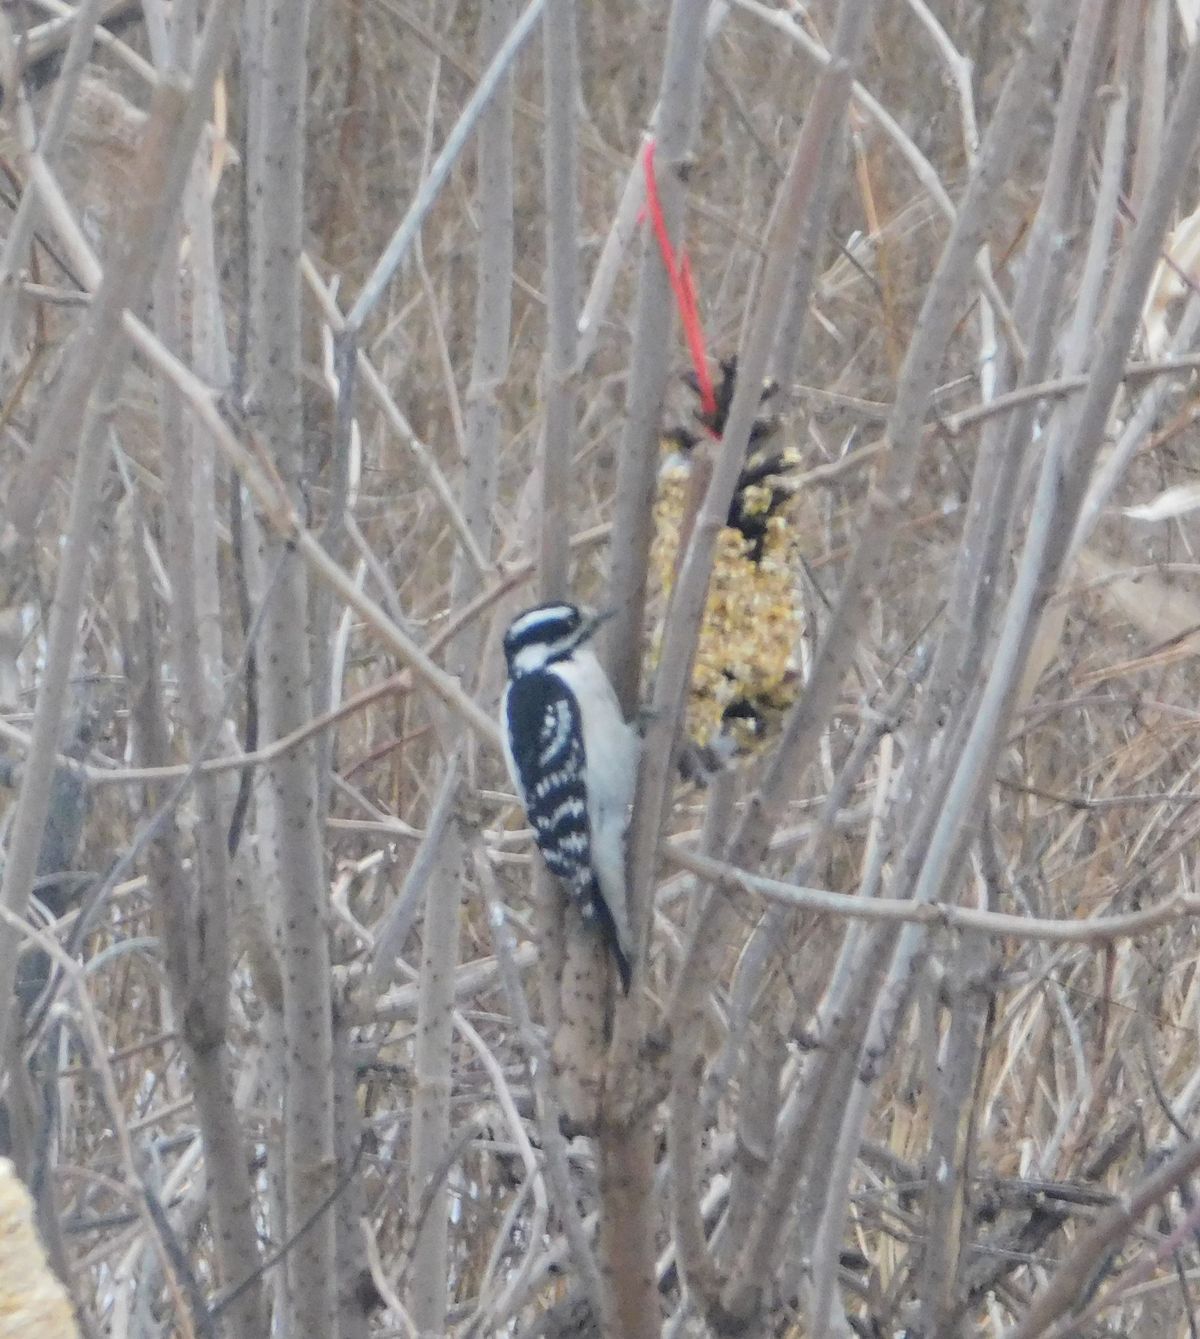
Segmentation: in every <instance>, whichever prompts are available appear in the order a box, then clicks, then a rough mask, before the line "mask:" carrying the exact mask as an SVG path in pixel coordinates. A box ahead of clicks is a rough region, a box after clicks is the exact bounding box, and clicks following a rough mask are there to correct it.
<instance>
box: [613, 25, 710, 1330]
mask: <svg viewBox="0 0 1200 1339" xmlns="http://www.w3.org/2000/svg"><path fill="white" fill-rule="evenodd" d="M707 12H708V0H674V3H673V4H672V6H671V15H670V20H669V24H668V28H667V47H666V53H665V56H664V60H663V73H662V82H661V85H660V89H659V103H658V116H657V122H656V131H657V151H656V154H655V163H656V166H657V171H658V179H659V180H658V185H659V196H660V198H661V201H662V212H663V218H664V221H665V223H666V227H667V230H668V231H669V233H670V234H671V236H672V237H679V236H680V233H681V229H682V225H683V217H684V182H683V175H682V173H683V168H684V164H685V163H686V161H687V157H688V154H689V152H690V150H691V145H692V140H693V138H694V136H695V132H696V127H697V124H698V120H699V113H700V87H701V86H700V76H701V70H702V68H703V61H702V53H703V45H704V21H705V17H706V15H707ZM672 322H673V316H672V304H671V287H670V282H669V279H668V276H667V273H666V270H665V267H664V265H663V261H662V258H661V256H660V255H659V254H658V251H657V248H656V246H655V244H654V242H653V240H652V239H651V238H650V237H649V236H648V235H647V238H646V241H645V242H644V249H643V253H642V262H641V267H640V270H639V274H638V287H637V308H636V312H635V315H634V336H633V348H632V350H631V354H630V372H629V386H628V390H627V392H626V417H625V429H624V432H623V433H622V437H621V447H620V454H619V456H618V461H617V495H616V505H615V510H614V517H613V542H612V570H611V591H610V598H611V602H612V604H613V605H614V607H615V609H616V617H615V618H614V619H613V624H612V631H611V633H610V636H609V641H608V646H607V668H608V671H609V675H610V677H611V679H612V682H613V685H614V686H615V688H616V690H617V696H618V697H619V699H620V701H621V705H622V707H623V708H624V710H625V713H626V715H629V714H631V713H632V712H633V711H634V709H635V708H636V706H637V703H638V695H639V691H640V685H641V645H642V624H643V616H644V611H645V603H646V582H647V573H648V570H649V552H650V540H651V531H652V524H653V499H654V491H655V482H656V479H657V473H658V433H659V425H660V421H661V418H662V405H663V398H664V396H665V394H666V385H667V376H668V373H669V367H670V353H669V347H670V346H669V339H670V334H671V329H672ZM637 807H638V806H636V805H635V810H636V809H637ZM635 823H636V817H635ZM632 888H633V886H632V884H631V891H632ZM631 911H632V915H631V923H632V924H634V925H635V926H640V925H641V923H642V921H643V920H644V919H645V918H643V917H642V916H641V915H640V914H639V911H638V908H637V905H636V902H635V903H633V905H632V908H631ZM638 942H640V936H639V935H638V934H637V932H636V931H635V953H636V952H638V948H637V943H638ZM634 972H635V976H636V973H637V967H636V965H635V967H634ZM634 1007H635V1008H636V1007H637V1002H636V1000H635V1001H634ZM631 1058H632V1057H627V1059H626V1060H625V1061H622V1062H620V1063H619V1064H618V1063H612V1062H610V1072H609V1076H608V1080H607V1083H608V1086H609V1088H610V1090H612V1092H613V1096H614V1097H618V1096H619V1097H621V1098H623V1099H628V1098H629V1097H631V1096H635V1094H632V1093H630V1092H629V1091H624V1092H622V1091H620V1090H621V1089H622V1088H624V1085H625V1084H627V1083H629V1082H632V1080H633V1077H634V1072H633V1069H632V1065H631V1064H630V1063H629V1060H631ZM624 1108H625V1109H624V1111H623V1112H619V1111H618V1110H617V1109H616V1108H615V1106H614V1109H612V1110H610V1111H608V1112H606V1113H605V1114H604V1117H603V1119H602V1123H601V1128H600V1195H601V1201H602V1206H603V1207H602V1212H601V1222H600V1271H601V1278H602V1281H603V1285H604V1287H603V1295H604V1307H603V1316H602V1325H603V1332H604V1335H605V1339H653V1337H654V1336H656V1335H657V1334H658V1333H659V1330H660V1324H659V1301H658V1292H657V1289H656V1288H655V1286H654V1268H653V1266H654V1258H655V1231H656V1222H655V1219H656V1213H655V1205H654V1195H653V1179H654V1131H653V1126H652V1124H651V1121H650V1119H649V1113H648V1111H647V1110H646V1109H644V1108H643V1109H642V1110H641V1111H640V1112H639V1111H638V1110H637V1107H636V1103H634V1104H632V1105H631V1104H630V1103H629V1102H628V1101H626V1102H625V1103H624Z"/></svg>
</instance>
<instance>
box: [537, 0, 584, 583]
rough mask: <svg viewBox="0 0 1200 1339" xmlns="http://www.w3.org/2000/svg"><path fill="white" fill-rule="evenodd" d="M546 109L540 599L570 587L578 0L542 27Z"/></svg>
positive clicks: (561, 3) (559, 8)
mask: <svg viewBox="0 0 1200 1339" xmlns="http://www.w3.org/2000/svg"><path fill="white" fill-rule="evenodd" d="M542 32H543V37H542V53H543V71H544V73H543V82H544V85H545V105H546V313H547V324H548V331H547V334H548V346H547V350H546V392H545V393H546V429H545V436H544V438H543V444H542V506H541V526H542V531H541V563H540V568H539V581H540V587H541V593H542V598H543V599H546V600H557V599H561V598H563V597H564V596H565V595H566V594H567V593H568V589H569V575H568V570H567V559H568V551H567V542H568V540H569V538H570V532H571V526H570V512H569V510H568V508H567V506H566V501H567V498H568V497H569V495H570V468H571V457H572V454H573V451H574V434H575V377H576V372H577V368H576V358H577V348H578V343H579V340H578V335H577V332H576V306H577V304H578V300H579V299H578V292H579V255H578V252H579V200H578V157H579V155H578V148H577V145H576V133H575V123H576V117H575V111H576V107H577V106H578V103H579V55H578V51H577V48H576V23H575V0H548V4H547V7H546V15H545V18H544V19H543V23H542Z"/></svg>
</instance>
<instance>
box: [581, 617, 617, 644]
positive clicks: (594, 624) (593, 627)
mask: <svg viewBox="0 0 1200 1339" xmlns="http://www.w3.org/2000/svg"><path fill="white" fill-rule="evenodd" d="M616 612H617V611H616V610H615V609H601V610H599V611H598V612H597V613H594V614H592V615H591V617H590V618H589V619H588V623H587V637H586V638H585V640H589V641H590V640H591V638H593V637H594V636H595V635H596V633H597V632H599V631H600V629H601V628H602V627H603V626H604V624H605V623H607V622H608V620H609V619H610V618H612V616H613V615H614V614H615V613H616Z"/></svg>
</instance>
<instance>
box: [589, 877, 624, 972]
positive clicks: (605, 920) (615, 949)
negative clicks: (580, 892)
mask: <svg viewBox="0 0 1200 1339" xmlns="http://www.w3.org/2000/svg"><path fill="white" fill-rule="evenodd" d="M591 911H592V915H593V917H594V918H595V921H596V926H597V928H598V929H599V931H600V933H601V934H602V935H603V936H604V942H605V943H606V944H607V945H608V950H609V952H610V953H611V954H612V956H613V961H614V962H615V963H616V965H617V975H618V976H619V977H620V978H621V990H622V991H623V992H624V993H625V994H626V995H628V994H629V983H630V981H632V979H633V969H632V968H631V967H630V965H629V959H628V958H627V957H626V955H625V949H624V947H623V946H622V944H621V936H620V935H619V934H618V933H617V923H616V921H615V920H614V919H613V914H612V912H611V911H610V910H609V906H608V903H607V902H606V901H605V900H604V897H603V894H602V893H601V892H600V885H599V884H598V883H597V882H596V881H595V880H593V881H592V904H591Z"/></svg>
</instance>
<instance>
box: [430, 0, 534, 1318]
mask: <svg viewBox="0 0 1200 1339" xmlns="http://www.w3.org/2000/svg"><path fill="white" fill-rule="evenodd" d="M515 20H516V5H515V4H514V3H513V0H486V3H485V4H484V6H483V9H482V12H481V16H480V25H479V39H478V40H479V48H480V55H481V64H483V65H485V66H486V63H487V62H489V61H491V60H492V59H493V57H498V56H499V53H500V52H501V51H502V50H504V48H505V45H506V43H511V41H512V38H513V34H514V31H515V27H514V25H515ZM476 164H477V173H478V192H479V212H480V232H479V245H478V251H477V254H476V275H477V286H476V296H475V347H474V352H473V355H472V361H471V380H470V384H469V385H468V387H467V395H466V436H467V467H466V474H465V477H464V480H463V489H462V512H463V516H464V518H465V521H466V525H467V528H468V529H469V531H470V533H471V534H472V535H473V536H474V538H475V540H476V542H477V544H478V546H479V548H480V550H481V551H482V552H485V553H486V552H487V551H488V550H489V549H490V547H491V538H492V525H493V512H494V503H495V494H496V469H497V462H498V459H499V453H500V438H501V412H502V406H501V400H500V388H501V386H502V385H503V384H504V380H505V377H506V376H507V374H508V358H509V337H510V330H511V325H512V267H513V166H512V80H511V76H510V74H509V72H508V69H507V68H505V69H504V71H503V73H502V74H501V75H500V76H499V78H498V79H497V82H496V85H495V91H494V93H493V95H492V99H491V101H490V103H489V104H488V106H487V108H486V110H485V111H484V113H483V115H482V118H481V121H480V128H479V140H478V145H477V153H476ZM478 588H479V573H478V571H477V569H476V568H475V567H474V566H473V565H472V564H471V563H470V562H469V561H467V558H466V556H465V555H464V554H463V553H462V552H461V551H459V552H457V553H456V555H455V566H454V572H453V576H452V579H451V601H452V603H453V604H454V606H455V607H459V606H461V605H462V604H464V603H465V602H466V601H468V600H469V599H470V598H471V597H472V596H473V595H474V594H475V593H476V591H477V590H478ZM480 636H481V631H480V628H479V627H478V626H474V627H471V628H468V629H467V630H465V631H464V632H463V633H461V634H460V635H459V636H458V637H456V638H455V640H454V643H453V645H452V646H451V648H450V650H449V652H448V655H449V659H450V664H451V666H452V668H453V669H455V670H456V671H457V672H459V673H460V674H461V675H462V676H463V677H464V678H465V679H468V680H470V679H473V678H474V677H475V674H476V669H477V666H478V663H479V658H480V653H481V644H480ZM465 749H466V743H465V742H459V743H458V744H457V745H456V746H455V747H454V750H453V753H452V757H451V759H450V761H449V763H448V768H449V769H451V770H452V771H455V772H457V771H458V769H459V768H460V767H461V766H462V760H463V756H464V753H465ZM439 863H440V868H439V869H438V870H437V871H436V872H435V874H434V877H433V878H432V879H431V880H430V883H429V889H428V894H427V897H426V901H425V932H424V939H423V944H422V954H421V994H420V998H419V1001H418V1012H417V1045H416V1056H415V1061H414V1063H415V1067H416V1073H417V1086H416V1091H415V1094H414V1100H413V1135H412V1156H411V1162H410V1166H409V1204H410V1210H411V1211H412V1212H413V1213H414V1214H415V1213H416V1211H417V1209H418V1207H419V1206H421V1205H422V1204H423V1203H427V1205H428V1208H427V1210H426V1212H425V1217H424V1222H423V1225H422V1228H421V1231H420V1234H419V1236H418V1238H417V1242H416V1245H415V1247H414V1251H413V1265H412V1271H411V1278H412V1286H411V1289H410V1295H409V1310H410V1312H411V1315H412V1318H413V1323H414V1324H415V1325H416V1327H417V1329H418V1330H419V1331H420V1332H422V1333H437V1332H440V1331H441V1330H442V1329H443V1328H444V1325H445V1316H446V1305H447V1301H448V1294H449V1290H450V1270H449V1262H448V1258H447V1232H448V1213H449V1188H448V1186H447V1183H446V1178H445V1176H444V1174H443V1173H444V1168H443V1166H442V1164H443V1161H444V1159H445V1156H446V1150H447V1148H448V1147H449V1143H450V1094H451V1074H452V1058H453V1057H452V1041H453V1012H454V969H455V966H456V965H457V962H458V947H459V933H458V928H459V915H460V908H461V905H462V901H463V894H464V891H465V884H466V877H467V870H466V851H465V845H464V835H463V832H462V829H461V826H460V820H458V819H455V820H452V821H451V822H449V823H448V824H447V825H446V830H445V833H444V835H443V837H442V841H441V858H440V862H439ZM431 1182H435V1185H434V1188H433V1190H432V1192H430V1189H429V1187H430V1183H431Z"/></svg>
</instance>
